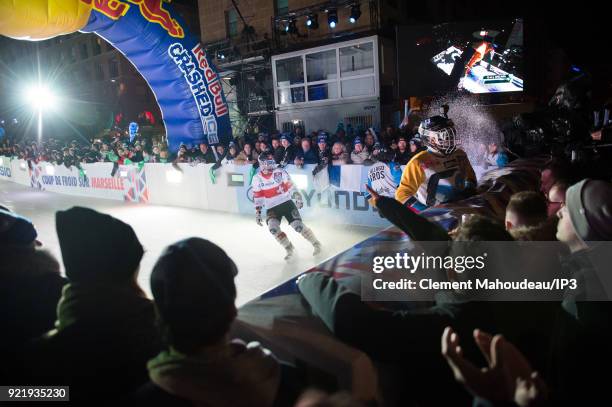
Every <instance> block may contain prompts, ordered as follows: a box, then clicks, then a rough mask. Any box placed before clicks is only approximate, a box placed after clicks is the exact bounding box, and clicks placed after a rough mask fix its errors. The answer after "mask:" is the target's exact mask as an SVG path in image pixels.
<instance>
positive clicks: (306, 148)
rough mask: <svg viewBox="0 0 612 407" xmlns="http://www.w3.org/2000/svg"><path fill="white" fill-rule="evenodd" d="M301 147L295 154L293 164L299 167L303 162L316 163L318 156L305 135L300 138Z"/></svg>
mask: <svg viewBox="0 0 612 407" xmlns="http://www.w3.org/2000/svg"><path fill="white" fill-rule="evenodd" d="M301 145H302V149H301V150H299V151H298V152H297V154H296V156H295V160H294V164H295V165H297V166H299V167H301V166H303V165H305V164H318V163H319V157H317V154H316V153H315V151H314V150H313V149H312V148H311V146H310V139H308V138H307V137H305V138H303V139H302V143H301Z"/></svg>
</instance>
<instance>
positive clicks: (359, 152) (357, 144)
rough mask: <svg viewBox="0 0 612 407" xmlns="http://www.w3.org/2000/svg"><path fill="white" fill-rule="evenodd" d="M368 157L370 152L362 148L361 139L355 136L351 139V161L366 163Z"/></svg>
mask: <svg viewBox="0 0 612 407" xmlns="http://www.w3.org/2000/svg"><path fill="white" fill-rule="evenodd" d="M369 159H370V153H369V152H368V151H367V150H366V149H364V148H363V144H362V143H361V139H360V138H359V137H356V138H355V140H354V141H353V151H352V152H351V161H352V162H353V164H366V161H368V160H369Z"/></svg>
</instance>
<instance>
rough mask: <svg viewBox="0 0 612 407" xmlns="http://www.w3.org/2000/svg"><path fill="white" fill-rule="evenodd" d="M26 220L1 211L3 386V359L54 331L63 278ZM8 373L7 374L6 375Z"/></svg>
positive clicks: (2, 369) (4, 210) (0, 352)
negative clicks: (31, 341) (20, 347)
mask: <svg viewBox="0 0 612 407" xmlns="http://www.w3.org/2000/svg"><path fill="white" fill-rule="evenodd" d="M37 235H38V234H37V232H36V229H35V228H34V225H33V224H32V222H31V221H30V220H29V219H26V218H24V217H22V216H19V215H17V214H14V213H12V212H9V211H8V209H6V208H3V209H0V258H1V259H2V260H1V261H0V309H2V313H0V325H1V326H2V335H0V355H2V356H3V358H2V359H3V361H4V363H3V366H2V367H0V372H2V374H1V375H0V377H1V378H2V379H4V381H3V382H4V383H8V382H10V381H12V380H13V379H12V378H11V377H10V375H8V376H7V375H5V372H4V370H5V368H7V366H6V359H7V357H10V356H11V355H12V354H13V352H14V351H15V349H17V348H18V347H19V346H22V345H23V344H24V343H26V342H28V341H29V340H31V339H34V338H37V337H39V336H40V335H42V334H44V333H45V332H47V331H49V330H51V329H53V323H54V322H55V310H56V308H57V302H58V301H59V299H60V297H61V295H62V286H63V285H64V284H65V279H64V278H62V277H61V275H60V266H59V263H58V262H57V260H56V259H55V258H54V257H53V255H52V254H51V253H49V252H48V251H46V250H44V249H42V248H41V245H40V243H38V241H37V240H36V238H37ZM8 373H9V372H7V374H8Z"/></svg>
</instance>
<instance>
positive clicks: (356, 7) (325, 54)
mask: <svg viewBox="0 0 612 407" xmlns="http://www.w3.org/2000/svg"><path fill="white" fill-rule="evenodd" d="M213 3H214V4H213ZM405 8H406V4H405V2H402V1H394V0H336V1H310V0H248V1H247V0H234V1H232V0H222V1H218V2H210V1H206V0H200V1H199V13H200V27H201V33H202V42H203V43H204V45H205V46H206V47H207V50H208V52H209V53H212V54H213V55H215V56H216V63H217V67H218V69H219V71H221V76H222V77H223V78H225V87H226V88H225V90H226V96H227V98H228V103H229V105H230V108H231V110H232V113H231V116H232V120H233V123H238V124H237V125H236V126H234V131H235V133H237V134H240V132H241V131H243V130H244V129H251V130H254V131H262V130H265V129H271V128H276V129H278V130H281V131H289V130H291V128H292V127H293V126H296V125H300V126H303V127H304V128H305V130H306V131H308V132H310V131H316V130H319V129H327V130H329V131H334V130H335V129H336V127H337V125H338V123H343V125H345V126H346V125H348V124H351V125H363V126H367V127H370V126H374V127H380V126H381V124H383V123H385V124H386V123H389V122H392V121H393V112H395V111H396V110H398V106H399V102H398V100H397V95H395V94H394V93H395V92H394V88H395V81H396V71H395V43H394V41H395V39H394V38H395V33H394V27H395V25H396V24H399V23H402V22H404V19H403V17H402V16H404V15H406V10H405Z"/></svg>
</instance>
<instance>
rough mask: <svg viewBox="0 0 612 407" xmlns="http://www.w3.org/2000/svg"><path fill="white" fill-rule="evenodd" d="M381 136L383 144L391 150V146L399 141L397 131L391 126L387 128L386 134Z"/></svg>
mask: <svg viewBox="0 0 612 407" xmlns="http://www.w3.org/2000/svg"><path fill="white" fill-rule="evenodd" d="M381 136H382V137H381V138H382V142H383V144H384V145H385V146H386V147H389V148H390V147H391V144H393V143H395V140H396V139H397V131H396V130H395V127H393V125H391V124H390V125H388V126H387V127H386V128H385V132H384V134H382V135H381Z"/></svg>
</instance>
